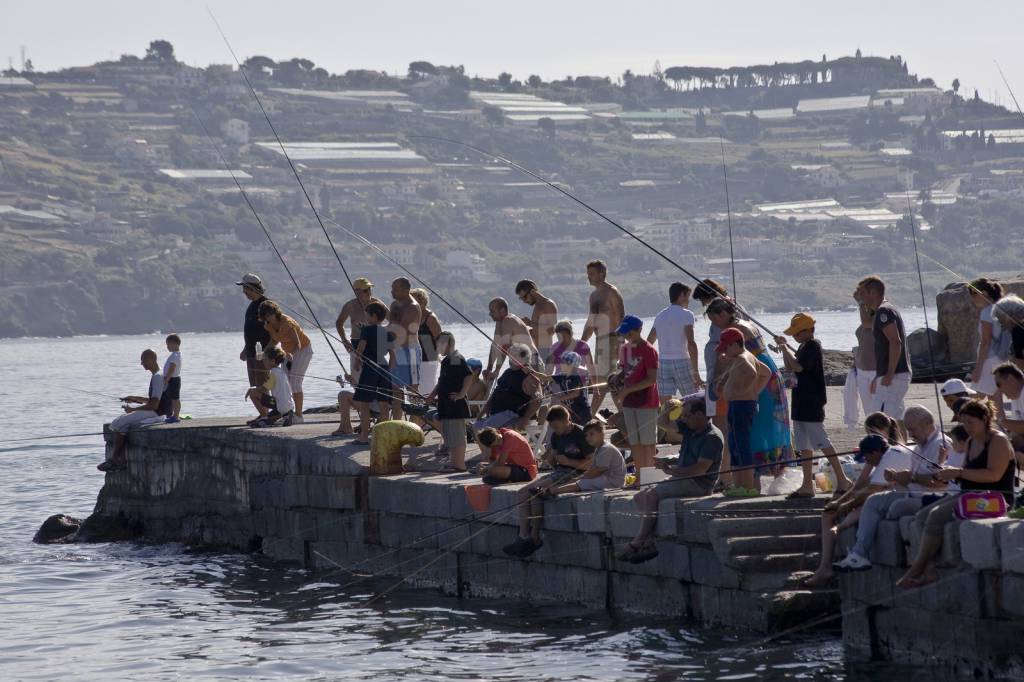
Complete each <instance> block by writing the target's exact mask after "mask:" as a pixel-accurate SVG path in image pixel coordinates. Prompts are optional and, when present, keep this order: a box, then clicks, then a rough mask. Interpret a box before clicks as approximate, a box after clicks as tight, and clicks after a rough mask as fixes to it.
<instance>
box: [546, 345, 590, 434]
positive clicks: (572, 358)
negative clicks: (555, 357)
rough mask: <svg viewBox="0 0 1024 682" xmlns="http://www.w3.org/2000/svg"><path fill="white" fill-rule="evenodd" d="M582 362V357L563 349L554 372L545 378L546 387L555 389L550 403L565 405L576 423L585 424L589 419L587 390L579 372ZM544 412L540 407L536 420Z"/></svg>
mask: <svg viewBox="0 0 1024 682" xmlns="http://www.w3.org/2000/svg"><path fill="white" fill-rule="evenodd" d="M582 363H583V358H582V357H580V355H579V354H578V353H575V352H573V351H565V352H564V353H562V357H561V358H560V359H559V361H558V364H557V366H556V367H555V373H554V374H553V375H551V377H550V378H549V379H548V380H547V381H548V382H549V383H548V387H549V388H552V389H555V390H554V391H553V392H552V393H551V394H550V395H551V405H563V406H565V408H566V409H568V410H569V415H570V416H571V417H572V421H573V422H574V423H576V424H586V423H588V422H589V421H590V419H591V413H590V403H589V402H588V401H587V390H586V388H585V387H584V385H583V377H582V376H580V373H579V368H580V365H581V364H582ZM546 414H547V408H544V407H542V408H541V409H540V411H539V412H538V413H537V420H538V421H541V420H543V419H544V416H545V415H546Z"/></svg>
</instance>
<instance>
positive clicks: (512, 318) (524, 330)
mask: <svg viewBox="0 0 1024 682" xmlns="http://www.w3.org/2000/svg"><path fill="white" fill-rule="evenodd" d="M487 311H488V313H490V315H491V319H492V320H494V344H496V345H492V346H491V353H490V356H488V358H487V369H486V370H484V378H485V379H487V380H488V381H490V380H493V379H494V378H495V377H496V376H498V373H499V371H500V370H501V366H502V365H503V364H504V362H505V354H506V353H507V352H508V349H509V348H510V347H511V346H512V344H514V343H521V344H523V345H524V346H527V347H528V348H529V349H530V368H532V369H535V370H537V371H540V372H542V371H544V365H543V363H542V362H541V359H540V353H538V352H537V346H536V344H534V342H533V335H531V334H530V327H529V326H528V325H527V324H526V323H525V322H523V320H522V319H521V318H519V317H518V316H516V315H513V314H512V313H510V312H509V311H508V301H506V300H505V299H503V298H495V299H491V302H490V303H489V304H488V306H487Z"/></svg>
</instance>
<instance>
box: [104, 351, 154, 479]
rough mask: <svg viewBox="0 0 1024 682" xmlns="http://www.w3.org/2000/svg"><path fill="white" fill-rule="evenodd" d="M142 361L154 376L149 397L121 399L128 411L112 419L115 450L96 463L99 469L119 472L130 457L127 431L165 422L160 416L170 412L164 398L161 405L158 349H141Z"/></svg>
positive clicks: (144, 366)
mask: <svg viewBox="0 0 1024 682" xmlns="http://www.w3.org/2000/svg"><path fill="white" fill-rule="evenodd" d="M141 363H142V367H143V368H144V369H146V370H147V371H149V373H150V375H151V376H150V378H149V390H148V392H147V394H146V397H142V396H137V395H127V396H125V397H123V398H121V402H123V403H125V405H124V412H125V413H124V414H122V415H121V416H120V417H117V418H116V419H114V421H112V422H110V430H111V432H112V433H113V434H114V451H113V452H112V453H111V455H110V459H108V460H106V461H104V462H101V463H100V464H98V465H96V468H97V469H99V470H100V471H117V470H119V469H126V468H128V460H127V459H126V458H125V455H124V450H125V446H126V445H127V444H128V432H129V431H132V430H134V429H137V428H140V427H143V426H149V425H150V424H156V423H159V422H162V421H163V417H162V416H161V415H162V414H165V413H166V411H167V405H166V401H164V402H165V404H161V396H162V395H163V392H164V378H163V376H161V374H160V365H159V363H157V359H156V352H155V351H153V350H150V349H149V348H147V349H146V350H144V351H142V357H141ZM128 403H136V404H138V407H131V406H130V405H129V404H128Z"/></svg>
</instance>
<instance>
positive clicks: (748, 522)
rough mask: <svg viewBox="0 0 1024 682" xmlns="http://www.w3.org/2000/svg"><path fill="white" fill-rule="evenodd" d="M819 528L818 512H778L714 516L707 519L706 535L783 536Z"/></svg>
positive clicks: (729, 536) (813, 531)
mask: <svg viewBox="0 0 1024 682" xmlns="http://www.w3.org/2000/svg"><path fill="white" fill-rule="evenodd" d="M820 530H821V516H819V515H818V514H780V515H777V516H743V517H732V516H729V517H725V516H723V517H716V518H713V519H710V520H709V521H708V535H709V536H710V538H711V541H712V542H714V541H715V540H716V539H717V538H732V537H758V536H777V537H778V536H783V535H802V534H808V533H817V532H820Z"/></svg>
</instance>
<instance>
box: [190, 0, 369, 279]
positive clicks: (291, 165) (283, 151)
mask: <svg viewBox="0 0 1024 682" xmlns="http://www.w3.org/2000/svg"><path fill="white" fill-rule="evenodd" d="M206 11H207V12H208V13H209V14H210V19H212V20H213V24H214V26H216V27H217V31H218V32H219V33H220V37H221V38H222V39H223V40H224V44H225V45H226V46H227V48H228V52H230V53H231V58H232V59H233V60H234V61H235V64H236V65H237V66H238V72H239V73H240V74H242V78H243V80H245V84H246V86H248V88H249V92H250V93H252V96H253V99H255V100H256V104H257V105H259V108H260V111H261V112H262V113H263V118H264V119H266V121H267V125H268V126H269V127H270V131H271V132H272V133H273V134H274V139H275V140H277V145H278V147H280V148H281V154H282V155H283V156H284V158H285V160H286V161H287V162H288V167H289V168H291V170H292V174H293V175H294V176H295V180H296V182H298V183H299V188H301V189H302V194H303V196H305V197H306V203H308V204H309V208H310V209H311V210H312V211H313V215H314V216H316V221H317V222H318V223H319V224H320V229H321V230H322V231H323V233H324V237H326V238H327V243H328V244H329V245H330V247H331V251H332V252H334V257H335V259H337V261H338V265H340V266H341V271H342V272H343V273H344V274H345V279H346V280H348V284H349V286H350V287H352V288H353V289H354V288H355V287H354V286H353V285H352V278H351V277H349V274H348V269H347V268H346V267H345V263H343V262H342V260H341V256H340V255H339V254H338V250H337V249H336V248H334V241H332V240H331V235H330V234H328V232H327V227H326V226H325V225H324V222H323V220H321V219H320V213H319V212H318V211H317V210H316V206H314V205H313V199H312V198H311V197H310V196H309V192H307V191H306V185H305V184H304V183H303V182H302V177H301V176H300V175H299V171H298V169H296V168H295V164H294V163H293V162H292V158H291V156H289V155H288V150H287V149H286V148H285V146H284V142H282V141H281V137H280V135H278V134H277V128H275V127H274V123H273V121H271V120H270V115H269V114H268V113H267V110H266V108H264V106H263V101H262V100H261V99H260V96H259V95H258V94H256V88H254V87H253V85H252V81H250V80H249V76H248V74H246V73H245V69H244V68H243V67H242V63H241V62H240V61H239V60H238V56H237V55H236V54H235V50H234V48H233V47H231V42H230V41H229V40H228V36H227V34H226V33H224V29H222V28H221V26H220V22H218V21H217V17H216V16H214V14H213V10H212V9H210V7H209V6H207V7H206Z"/></svg>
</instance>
